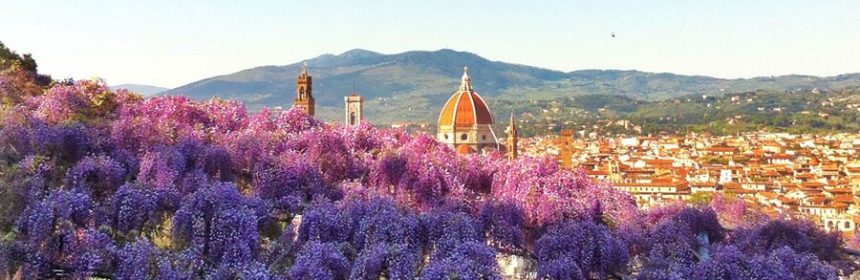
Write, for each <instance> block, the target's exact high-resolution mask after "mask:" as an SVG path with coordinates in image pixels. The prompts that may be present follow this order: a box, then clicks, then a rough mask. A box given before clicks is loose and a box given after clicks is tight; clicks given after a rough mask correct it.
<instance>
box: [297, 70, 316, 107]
mask: <svg viewBox="0 0 860 280" xmlns="http://www.w3.org/2000/svg"><path fill="white" fill-rule="evenodd" d="M312 86H313V81H312V80H311V76H310V75H308V64H307V63H305V65H304V66H303V67H302V74H301V75H299V79H298V80H297V81H296V99H295V100H294V101H293V106H295V107H299V108H300V109H301V110H302V111H303V112H305V114H308V115H309V116H313V115H314V107H315V104H314V96H313V94H312V89H313V87H312Z"/></svg>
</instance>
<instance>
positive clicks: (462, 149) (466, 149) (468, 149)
mask: <svg viewBox="0 0 860 280" xmlns="http://www.w3.org/2000/svg"><path fill="white" fill-rule="evenodd" d="M474 152H475V149H472V146H469V145H466V144H462V145H460V146H457V153H458V154H461V155H464V154H471V153H474Z"/></svg>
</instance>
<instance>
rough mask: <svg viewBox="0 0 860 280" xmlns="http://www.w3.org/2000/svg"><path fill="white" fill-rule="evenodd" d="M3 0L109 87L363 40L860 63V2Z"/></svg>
mask: <svg viewBox="0 0 860 280" xmlns="http://www.w3.org/2000/svg"><path fill="white" fill-rule="evenodd" d="M2 2H4V3H0V7H3V9H2V10H0V22H2V26H0V41H3V42H4V43H5V44H6V45H7V46H9V47H11V48H13V49H15V50H19V51H21V52H30V53H33V55H34V56H35V58H36V60H37V61H38V62H39V65H40V69H41V70H42V71H43V72H46V73H49V74H52V75H53V76H54V77H55V78H63V77H74V78H89V77H94V76H98V77H102V78H105V79H106V80H107V81H108V83H110V84H120V83H143V84H152V85H158V86H165V87H176V86H180V85H183V84H185V83H189V82H193V81H196V80H199V79H203V78H207V77H210V76H213V75H219V74H226V73H232V72H235V71H239V70H242V69H246V68H251V67H255V66H261V65H283V64H289V63H293V62H298V61H301V60H303V59H307V58H312V57H315V56H317V55H320V54H323V53H334V54H339V53H342V52H344V51H347V50H350V49H354V48H363V49H369V50H373V51H377V52H382V53H399V52H403V51H409V50H437V49H442V48H451V49H455V50H461V51H470V52H474V53H477V54H479V55H482V56H484V57H486V58H489V59H491V60H500V61H506V62H514V63H522V64H528V65H534V66H540V67H545V68H550V69H556V70H563V71H572V70H579V69H638V70H644V71H654V72H673V73H680V74H697V75H710V76H717V77H724V78H737V77H753V76H770V75H784V74H809V75H835V74H840V73H848V72H860V1H854V0H851V1H842V0H832V1H793V0H782V1H732V0H724V1H689V0H687V1H660V0H648V1H646V0H643V1H609V0H605V1H563V0H562V1H464V0H460V1H410V0H401V1H322V0H321V1H217V0H216V1H90V0H82V1H59V0H46V1H21V0H13V1H5V0H3V1H2ZM6 2H8V3H6ZM613 32H614V33H615V34H616V37H615V38H612V37H611V36H610V34H611V33H613Z"/></svg>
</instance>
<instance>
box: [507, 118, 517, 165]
mask: <svg viewBox="0 0 860 280" xmlns="http://www.w3.org/2000/svg"><path fill="white" fill-rule="evenodd" d="M518 138H519V131H517V121H516V120H515V119H514V113H511V122H510V124H508V139H507V142H508V143H507V146H508V159H510V160H515V159H517V156H519V153H518V152H517V148H518V147H517V144H518V143H517V142H519V139H518Z"/></svg>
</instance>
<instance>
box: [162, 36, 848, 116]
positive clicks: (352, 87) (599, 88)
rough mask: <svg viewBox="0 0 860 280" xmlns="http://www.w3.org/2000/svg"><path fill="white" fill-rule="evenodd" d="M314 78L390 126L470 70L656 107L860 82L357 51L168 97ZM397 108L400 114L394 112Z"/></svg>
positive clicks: (334, 100) (287, 87)
mask: <svg viewBox="0 0 860 280" xmlns="http://www.w3.org/2000/svg"><path fill="white" fill-rule="evenodd" d="M305 62H307V63H308V68H309V71H310V74H311V76H313V77H314V95H315V97H316V99H317V106H318V112H320V117H322V118H323V119H329V120H332V119H334V120H337V119H339V117H340V114H341V112H340V111H339V110H340V109H341V108H342V107H343V104H342V102H343V101H342V100H343V96H346V95H348V94H350V93H352V92H353V91H355V92H358V93H359V94H361V95H363V96H365V100H366V105H365V109H366V115H367V117H368V118H369V119H371V120H380V121H383V122H391V121H418V122H432V121H433V120H434V119H435V116H434V115H435V114H438V108H439V107H441V106H442V104H443V103H444V102H445V100H446V99H447V98H448V97H449V96H450V94H451V93H453V92H454V91H455V90H456V89H457V86H458V85H459V82H460V76H461V75H462V71H463V66H468V67H469V69H470V75H471V76H472V81H473V84H474V88H475V89H476V91H478V92H479V93H480V94H481V95H482V96H484V97H485V98H487V99H489V101H488V102H490V105H492V103H493V100H496V99H498V100H514V101H516V100H519V101H526V100H545V99H554V98H561V97H568V96H578V95H585V94H610V95H621V96H626V97H631V98H635V99H640V100H648V101H656V100H665V99H670V98H675V97H679V96H684V95H689V94H699V93H701V94H703V95H722V94H725V93H729V92H744V91H753V90H777V91H791V90H800V89H812V88H841V87H845V86H853V85H857V84H860V73H848V74H841V75H836V76H828V77H816V76H809V75H785V76H771V77H754V78H735V79H724V78H716V77H710V76H704V75H679V74H674V73H668V72H661V73H653V72H644V71H639V70H614V69H583V70H575V71H569V72H563V71H559V70H552V69H546V68H541V67H536V66H529V65H524V64H516V63H507V62H503V61H494V60H489V59H486V58H484V57H481V56H480V55H478V54H475V53H471V52H465V51H455V50H451V49H441V50H436V51H407V52H402V53H397V54H382V53H379V52H374V51H370V50H365V49H352V50H349V51H346V52H343V53H341V54H338V55H335V54H323V55H319V56H316V57H314V58H311V59H308V60H305V61H301V62H295V63H292V64H287V65H280V66H278V65H266V66H258V67H254V68H249V69H245V70H240V71H237V72H233V73H228V74H223V75H218V76H213V77H209V78H205V79H201V80H198V81H195V82H192V83H189V84H186V85H183V86H180V87H177V88H174V89H171V90H168V91H165V92H164V93H162V94H184V95H187V96H189V97H191V98H192V99H198V100H206V99H209V98H211V97H214V96H218V97H221V98H232V99H239V100H242V101H244V102H245V103H246V104H247V105H248V107H249V109H251V110H257V109H260V108H262V107H264V106H267V107H277V106H283V107H286V106H290V105H291V104H292V99H293V94H294V91H295V80H296V78H297V76H298V74H299V73H300V71H301V68H302V66H303V63H305ZM392 108H395V109H392Z"/></svg>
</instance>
